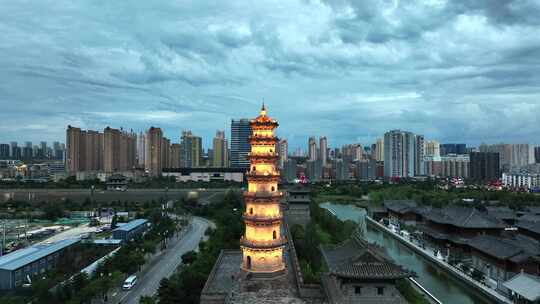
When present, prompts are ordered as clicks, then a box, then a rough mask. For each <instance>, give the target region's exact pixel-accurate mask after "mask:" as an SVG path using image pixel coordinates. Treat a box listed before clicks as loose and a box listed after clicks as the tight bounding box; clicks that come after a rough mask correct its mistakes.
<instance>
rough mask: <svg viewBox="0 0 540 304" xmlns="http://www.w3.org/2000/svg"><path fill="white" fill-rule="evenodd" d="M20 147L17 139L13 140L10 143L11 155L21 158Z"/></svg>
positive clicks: (14, 157)
mask: <svg viewBox="0 0 540 304" xmlns="http://www.w3.org/2000/svg"><path fill="white" fill-rule="evenodd" d="M19 152H20V148H19V146H18V145H17V142H16V141H12V142H11V143H10V149H9V156H10V157H11V158H13V159H19V158H21V156H20V155H17V154H20V153H19Z"/></svg>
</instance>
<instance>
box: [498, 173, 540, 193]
mask: <svg viewBox="0 0 540 304" xmlns="http://www.w3.org/2000/svg"><path fill="white" fill-rule="evenodd" d="M502 183H503V185H504V187H506V188H511V189H524V190H540V174H531V173H503V174H502Z"/></svg>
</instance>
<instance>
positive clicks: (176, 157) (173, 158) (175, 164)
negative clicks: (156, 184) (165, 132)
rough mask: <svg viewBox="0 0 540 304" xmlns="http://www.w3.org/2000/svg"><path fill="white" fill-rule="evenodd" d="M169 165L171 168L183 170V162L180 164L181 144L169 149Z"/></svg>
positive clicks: (172, 145) (173, 145)
mask: <svg viewBox="0 0 540 304" xmlns="http://www.w3.org/2000/svg"><path fill="white" fill-rule="evenodd" d="M169 151H170V153H169V155H170V156H169V163H170V166H169V167H170V168H173V169H178V168H181V167H182V165H181V162H180V154H181V153H182V152H181V146H180V144H171V147H170V148H169Z"/></svg>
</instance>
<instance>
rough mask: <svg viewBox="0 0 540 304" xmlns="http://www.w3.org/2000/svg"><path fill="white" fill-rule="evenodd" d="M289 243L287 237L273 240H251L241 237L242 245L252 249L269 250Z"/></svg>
mask: <svg viewBox="0 0 540 304" xmlns="http://www.w3.org/2000/svg"><path fill="white" fill-rule="evenodd" d="M286 244H287V238H279V239H275V240H271V241H251V240H247V239H246V238H244V237H242V238H241V239H240V246H241V247H245V248H249V249H251V250H268V249H272V250H274V249H277V248H280V247H284V246H285V245H286Z"/></svg>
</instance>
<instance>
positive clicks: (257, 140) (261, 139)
mask: <svg viewBox="0 0 540 304" xmlns="http://www.w3.org/2000/svg"><path fill="white" fill-rule="evenodd" d="M277 141H278V138H277V137H275V136H250V137H249V143H250V144H251V145H264V144H273V143H276V142H277Z"/></svg>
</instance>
